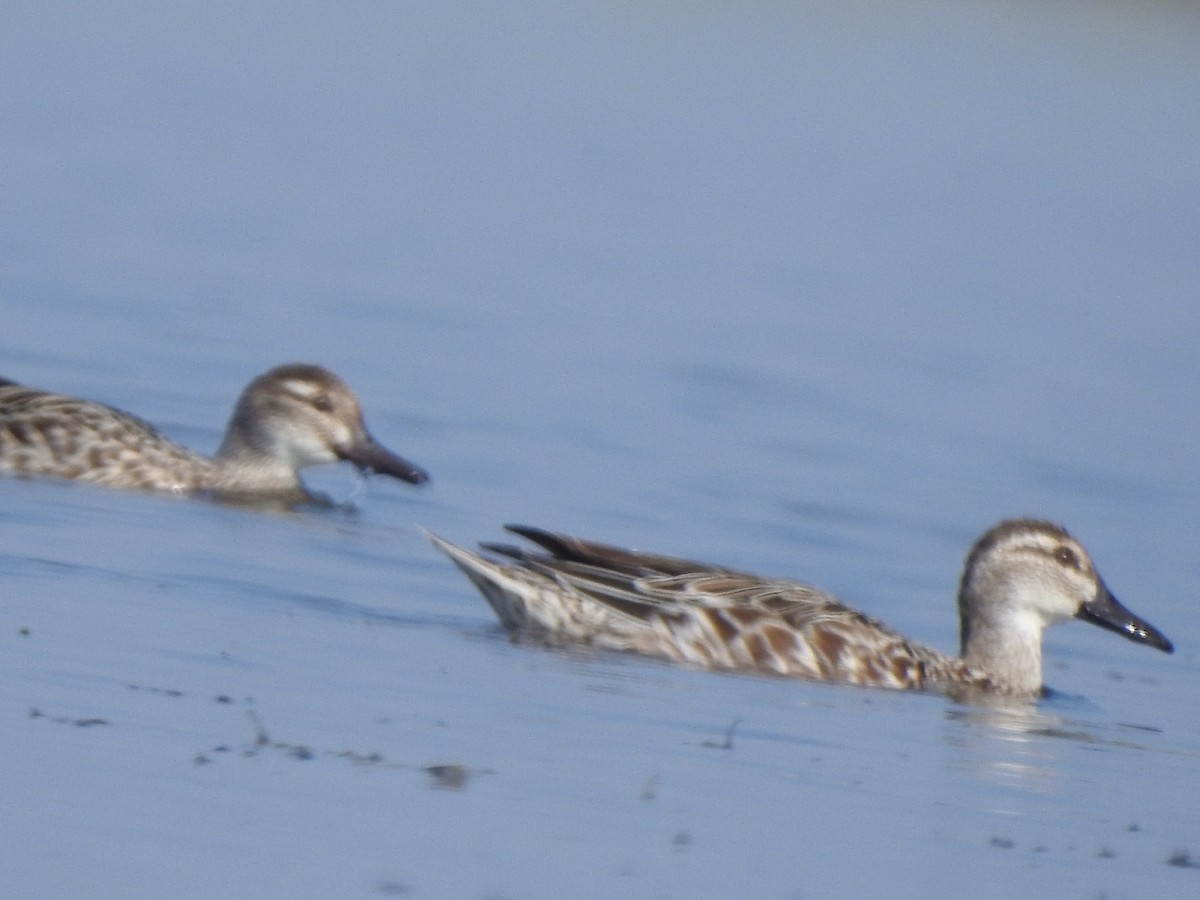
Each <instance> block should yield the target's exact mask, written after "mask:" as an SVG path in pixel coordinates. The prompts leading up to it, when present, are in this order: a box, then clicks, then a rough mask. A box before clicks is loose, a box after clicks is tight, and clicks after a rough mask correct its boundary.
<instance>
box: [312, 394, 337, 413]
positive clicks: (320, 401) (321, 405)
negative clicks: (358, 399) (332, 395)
mask: <svg viewBox="0 0 1200 900" xmlns="http://www.w3.org/2000/svg"><path fill="white" fill-rule="evenodd" d="M312 405H313V408H314V409H317V410H320V411H321V412H324V413H327V412H333V401H332V400H330V399H329V395H328V394H317V396H315V397H313V398H312Z"/></svg>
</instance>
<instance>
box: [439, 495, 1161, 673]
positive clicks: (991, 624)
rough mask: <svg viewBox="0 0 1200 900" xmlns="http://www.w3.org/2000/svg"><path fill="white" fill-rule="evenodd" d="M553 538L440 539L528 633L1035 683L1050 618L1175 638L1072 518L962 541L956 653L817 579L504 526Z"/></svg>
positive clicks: (795, 667) (627, 646)
mask: <svg viewBox="0 0 1200 900" xmlns="http://www.w3.org/2000/svg"><path fill="white" fill-rule="evenodd" d="M507 528H508V530H509V531H512V532H514V533H516V534H519V535H521V536H522V537H525V538H528V539H529V540H530V541H533V542H534V543H535V544H538V545H540V546H541V548H543V549H544V550H545V551H547V552H545V553H539V552H533V551H528V550H524V549H521V548H519V547H515V546H510V545H506V544H483V545H482V546H483V547H484V549H485V550H487V551H490V553H492V554H493V555H495V556H498V557H499V559H498V560H497V559H492V558H488V557H485V556H482V555H480V554H478V553H474V552H472V551H470V550H467V549H464V548H463V547H459V546H456V545H455V544H451V543H450V542H449V541H446V540H443V539H442V538H439V537H437V536H435V535H430V539H431V540H432V541H433V543H434V545H435V546H437V548H438V549H439V550H441V551H442V552H443V553H445V554H446V555H447V556H449V557H450V559H451V560H453V562H454V563H455V564H456V565H457V566H458V567H459V568H460V569H462V570H463V572H465V573H466V575H467V577H468V578H470V579H471V581H472V582H474V583H475V586H476V587H477V588H479V590H480V591H481V592H482V593H483V596H484V597H485V598H486V599H487V601H488V603H490V604H491V606H492V609H493V610H495V612H496V615H497V616H499V617H500V621H501V623H502V624H503V625H504V626H505V628H507V629H508V630H509V631H510V632H512V633H514V634H515V635H519V636H526V637H533V638H535V639H538V640H541V641H544V642H547V643H552V644H553V643H580V644H586V645H591V646H594V647H601V648H606V649H613V650H630V651H634V652H637V653H645V654H649V655H651V656H656V657H659V658H662V659H668V660H673V661H677V662H683V663H689V664H692V665H696V666H700V667H704V668H711V669H740V670H748V671H757V672H763V673H768V674H773V675H785V676H791V677H796V678H810V679H818V680H824V681H839V682H845V683H850V684H859V685H869V686H874V687H884V688H901V689H905V688H907V689H920V690H933V691H942V692H945V693H949V694H954V695H960V694H966V693H974V692H983V693H995V694H1002V695H1013V696H1030V697H1032V696H1034V695H1037V694H1039V693H1040V692H1041V691H1042V633H1043V632H1044V631H1045V630H1046V628H1047V627H1048V626H1050V625H1054V624H1055V623H1057V622H1062V621H1065V620H1067V619H1070V618H1077V619H1082V620H1084V621H1086V622H1091V623H1093V624H1095V625H1099V626H1101V627H1102V628H1107V629H1109V630H1111V631H1115V632H1117V633H1118V634H1122V635H1124V636H1125V637H1127V638H1129V639H1130V640H1132V641H1136V642H1138V643H1142V644H1149V645H1150V646H1151V647H1156V648H1158V649H1159V650H1163V651H1165V652H1167V653H1171V652H1172V651H1173V650H1174V648H1173V647H1172V646H1171V642H1170V641H1169V640H1167V638H1166V637H1165V636H1164V635H1163V634H1162V633H1161V632H1160V631H1158V629H1156V628H1155V627H1154V626H1152V625H1150V624H1149V623H1148V622H1145V621H1144V620H1142V619H1140V618H1138V617H1137V616H1135V615H1134V614H1133V613H1132V612H1130V611H1129V610H1127V609H1126V608H1125V607H1124V606H1122V605H1121V604H1120V603H1119V602H1118V601H1117V599H1116V598H1115V597H1114V596H1113V595H1112V594H1111V593H1110V592H1109V590H1108V588H1107V587H1106V586H1105V584H1104V581H1103V580H1102V579H1101V578H1100V576H1099V574H1097V572H1096V569H1095V567H1094V566H1093V565H1092V561H1091V559H1090V557H1089V556H1088V554H1087V551H1086V550H1084V548H1083V546H1082V545H1081V544H1080V543H1079V542H1078V541H1076V540H1075V539H1074V538H1072V537H1071V536H1070V535H1069V534H1068V533H1067V532H1066V531H1065V530H1064V529H1063V528H1061V527H1059V526H1057V525H1053V524H1051V523H1049V522H1041V521H1036V520H1033V519H1013V520H1009V521H1006V522H1001V523H1000V524H998V525H996V526H994V527H993V528H991V529H989V530H988V531H987V532H986V533H985V534H984V535H983V537H981V538H980V539H979V540H978V541H976V543H975V546H974V547H972V548H971V552H970V553H969V554H968V555H967V561H966V565H965V566H964V568H963V573H962V579H961V582H960V585H959V591H958V611H959V618H960V635H961V639H962V648H961V655H960V656H958V657H953V656H948V655H946V654H944V653H941V652H939V651H937V650H934V649H932V648H931V647H926V646H925V645H923V644H920V643H917V642H916V641H912V640H909V639H908V638H905V637H903V636H902V635H900V634H898V633H896V632H895V631H893V630H892V629H891V628H889V627H888V626H886V625H884V624H883V623H882V622H879V621H876V620H875V619H872V618H869V617H868V616H865V615H863V614H862V613H860V612H857V611H855V610H853V609H851V608H849V607H847V606H844V605H843V604H842V603H841V602H839V601H838V600H837V599H836V598H834V597H833V596H831V595H830V594H827V593H826V592H825V591H822V590H820V589H818V588H814V587H811V586H809V585H807V584H802V583H800V582H796V581H784V580H775V579H766V578H760V577H758V576H755V575H748V574H745V573H742V572H737V571H734V570H732V569H726V568H722V567H719V566H713V565H708V564H705V563H697V562H690V561H688V560H685V559H676V558H674V557H670V556H656V555H652V554H649V553H641V552H638V551H633V550H623V549H621V548H619V547H611V546H608V545H606V544H598V543H595V542H592V541H586V540H581V539H580V538H575V537H570V536H568V535H563V534H554V533H551V532H548V531H542V530H540V529H537V528H529V527H525V526H514V525H509V526H507Z"/></svg>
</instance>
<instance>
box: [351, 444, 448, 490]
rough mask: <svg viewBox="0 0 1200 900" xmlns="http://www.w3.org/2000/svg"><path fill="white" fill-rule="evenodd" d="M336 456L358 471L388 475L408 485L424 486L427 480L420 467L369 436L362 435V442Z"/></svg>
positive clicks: (426, 474) (427, 475) (427, 477)
mask: <svg viewBox="0 0 1200 900" xmlns="http://www.w3.org/2000/svg"><path fill="white" fill-rule="evenodd" d="M337 454H338V456H340V457H341V458H342V459H344V460H345V461H346V462H348V463H353V464H354V465H355V466H357V467H358V468H359V469H362V470H363V471H367V472H375V473H376V474H378V475H390V476H391V477H392V478H399V479H400V480H401V481H407V482H408V483H409V484H424V483H425V482H426V481H428V480H429V473H428V472H426V471H425V470H424V469H422V468H421V467H420V466H418V465H416V464H414V463H410V462H409V461H408V460H407V459H404V458H403V457H401V456H397V455H396V454H395V453H393V452H392V451H391V450H389V449H388V448H387V447H385V446H383V444H380V443H379V442H378V441H376V440H375V439H374V438H373V437H371V436H370V435H369V434H367V435H363V437H362V440H360V441H358V442H357V443H355V444H353V445H351V446H349V447H342V448H339V449H338V451H337Z"/></svg>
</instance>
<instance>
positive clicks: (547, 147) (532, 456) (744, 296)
mask: <svg viewBox="0 0 1200 900" xmlns="http://www.w3.org/2000/svg"><path fill="white" fill-rule="evenodd" d="M0 24H2V25H3V27H0V42H2V46H3V52H2V53H0V77H2V78H3V82H4V84H5V90H4V91H3V94H2V96H0V113H2V114H3V117H4V121H5V122H6V123H7V124H6V128H5V137H4V140H3V142H0V163H2V164H0V195H2V196H4V198H5V204H4V213H3V215H0V236H2V238H3V239H2V240H0V265H2V266H3V270H4V273H5V279H4V296H3V300H2V305H0V319H2V321H3V328H0V360H2V362H3V365H2V367H0V374H3V375H4V376H7V377H10V378H15V379H18V380H21V381H24V382H26V383H29V384H36V385H39V386H44V387H51V388H55V389H58V390H62V391H66V392H72V393H78V394H83V395H85V396H89V397H93V398H96V399H100V400H104V401H106V402H109V403H113V404H116V405H118V406H122V407H124V408H128V409H131V410H133V411H135V412H137V413H138V414H139V415H142V416H143V417H145V418H148V419H150V420H151V421H153V422H155V423H157V424H159V425H160V426H161V427H163V428H164V429H165V430H166V431H167V432H168V433H170V434H171V435H172V436H174V437H176V438H178V439H179V440H181V441H184V442H186V443H188V444H190V445H193V446H196V447H198V448H201V449H204V450H212V449H214V448H215V447H216V446H217V444H218V442H219V439H220V434H221V430H222V428H223V426H224V422H225V419H226V417H227V416H228V414H229V411H230V408H231V406H232V402H233V399H234V397H235V396H236V394H237V392H238V391H239V390H240V389H241V387H242V386H243V385H244V384H245V382H246V381H248V380H249V378H250V377H252V376H253V375H255V374H257V373H258V372H261V371H263V370H265V369H267V368H269V367H270V366H272V365H275V364H278V363H281V362H284V361H287V360H294V359H300V360H311V361H314V362H319V363H321V364H324V365H327V366H329V367H331V368H333V369H335V370H336V371H338V372H339V373H340V374H342V375H343V376H344V377H345V378H346V379H347V381H348V382H349V383H350V384H351V385H352V386H353V387H354V388H355V389H356V390H357V391H358V392H359V394H360V395H361V398H362V400H363V403H364V407H365V409H366V413H367V419H368V423H369V425H370V427H371V428H372V430H373V432H374V433H375V434H376V436H377V437H379V438H380V439H381V440H382V441H384V442H385V443H387V444H389V445H390V446H392V447H393V448H395V449H396V450H397V451H399V452H401V453H403V454H404V455H405V456H407V457H409V458H411V459H413V460H414V461H416V462H418V463H419V464H421V465H423V466H426V467H427V468H428V469H429V470H430V471H431V472H432V474H433V482H432V484H431V485H430V486H429V488H428V489H426V490H422V491H414V490H412V489H410V488H408V487H406V486H403V485H399V484H393V483H388V482H385V481H382V480H378V479H377V480H372V481H370V482H368V483H367V484H366V485H360V484H358V483H357V482H356V481H355V479H354V478H353V476H352V475H350V474H349V473H348V472H345V471H341V470H333V471H327V472H321V473H314V474H313V476H312V478H311V479H310V481H311V483H312V484H313V485H314V486H315V487H317V488H319V489H321V490H324V491H327V492H328V493H330V494H332V495H333V496H334V497H335V498H337V499H339V500H348V501H351V503H352V506H353V509H352V510H346V509H326V510H320V509H311V510H302V511H298V512H297V513H294V514H290V515H280V514H260V513H255V512H253V511H249V510H245V509H237V508H230V507H223V506H217V505H213V504H207V503H185V502H172V501H166V500H162V499H157V498H148V497H141V496H131V495H124V494H116V493H111V492H105V491H101V490H96V489H89V488H82V487H77V486H69V485H57V484H37V483H26V482H16V481H5V482H2V483H0V497H2V502H0V530H2V531H3V534H4V541H3V547H2V549H0V573H2V574H3V581H4V589H3V591H2V592H0V672H2V674H3V677H2V678H0V683H2V684H3V688H0V716H2V717H3V719H4V721H5V725H4V729H3V730H4V734H5V735H6V750H7V752H6V754H5V759H6V765H7V767H8V772H9V780H8V784H7V789H6V800H5V811H6V812H5V821H6V822H7V823H8V825H9V829H8V830H9V832H10V833H11V834H12V835H14V836H15V837H14V838H13V839H11V840H10V841H9V842H7V844H6V849H5V850H3V851H0V870H2V871H4V873H5V882H6V885H8V886H9V889H10V890H11V891H13V892H15V894H19V895H20V896H25V897H39V896H40V897H62V896H75V895H87V896H93V897H128V896H138V895H140V896H164V895H166V896H176V897H191V896H195V897H211V896H287V895H290V896H311V897H327V896H343V897H349V896H380V895H383V896H387V895H401V896H413V897H454V898H462V897H477V898H499V897H512V898H517V897H521V898H537V897H562V896H573V897H588V896H594V897H612V896H617V895H620V896H629V897H714V898H715V897H730V896H756V897H778V898H795V897H835V896H845V897H852V896H864V895H868V894H881V893H887V894H889V895H901V896H917V895H922V896H928V895H933V896H939V895H960V894H962V893H963V891H964V889H966V887H968V886H969V889H970V890H971V891H972V892H973V894H974V895H975V896H980V897H997V898H999V897H1005V898H1007V897H1011V896H1019V895H1022V894H1025V895H1042V896H1083V897H1100V896H1105V897H1136V896H1147V895H1154V896H1177V897H1186V896H1194V895H1195V893H1196V891H1197V889H1198V886H1200V871H1197V867H1196V862H1197V861H1198V860H1200V827H1198V820H1197V817H1196V814H1195V804H1194V802H1193V799H1192V798H1194V796H1195V795H1196V792H1197V790H1198V789H1200V726H1198V725H1197V719H1196V716H1195V713H1194V708H1193V707H1194V703H1193V702H1192V700H1193V698H1194V697H1196V696H1197V691H1198V690H1200V671H1198V670H1197V665H1196V656H1195V651H1194V649H1193V648H1194V647H1196V646H1197V643H1198V641H1200V629H1197V627H1196V625H1195V619H1194V616H1193V615H1192V614H1191V612H1192V610H1193V608H1194V602H1193V598H1194V596H1195V593H1196V590H1197V583H1198V579H1200V567H1198V566H1197V564H1196V562H1195V543H1196V542H1195V533H1196V532H1195V522H1196V510H1197V509H1200V489H1198V486H1197V481H1196V478H1195V470H1196V465H1195V455H1196V451H1195V448H1196V447H1197V446H1198V445H1200V426H1198V425H1197V422H1198V421H1200V417H1198V416H1197V415H1196V392H1195V385H1196V384H1197V383H1198V381H1200V362H1198V360H1200V353H1197V349H1198V342H1200V303H1197V302H1196V301H1197V299H1198V298H1197V295H1196V286H1197V284H1200V257H1198V256H1197V254H1196V252H1195V248H1196V247H1197V246H1200V203H1198V202H1197V198H1198V196H1200V168H1198V167H1197V166H1196V162H1195V152H1194V148H1195V147H1196V146H1198V145H1200V108H1198V106H1197V103H1196V98H1197V97H1200V57H1197V55H1196V53H1195V47H1196V42H1197V38H1198V37H1200V20H1198V19H1197V17H1196V15H1195V13H1194V11H1193V10H1192V9H1191V7H1189V6H1186V5H1180V6H1173V5H1169V4H1161V5H1154V4H1151V5H1149V6H1139V7H1136V8H1135V7H1133V6H1122V5H1117V4H1112V5H1108V6H1101V7H1096V6H1095V5H1089V6H1086V7H1085V6H1074V5H1071V4H1062V5H1058V6H1056V7H1054V8H1052V9H1040V8H1035V7H1031V6H1029V5H1025V4H1005V3H987V2H973V3H967V4H965V5H963V4H959V5H957V6H956V7H954V8H948V7H946V6H945V5H944V4H923V3H913V4H907V5H903V6H901V7H896V6H895V5H894V4H879V3H875V2H861V3H851V4H828V5H825V4H819V3H818V4H807V5H802V6H800V7H799V8H796V7H794V6H793V5H791V4H764V5H760V6H757V7H755V8H753V9H742V8H735V7H729V8H727V9H723V8H718V7H711V8H703V9H695V8H692V7H691V6H686V5H670V4H668V5H666V6H661V5H659V6H656V7H654V8H652V9H646V8H644V7H643V5H640V4H602V5H596V6H585V7H583V8H573V9H569V10H567V9H561V8H559V7H558V6H556V5H553V4H545V5H543V4H536V3H531V4H522V5H519V6H517V7H515V8H513V7H510V8H505V9H503V10H502V9H500V8H498V7H492V6H490V5H471V4H405V5H402V6H395V7H393V6H390V5H370V4H360V5H352V6H351V7H349V8H339V9H338V10H337V11H334V10H333V9H332V8H331V9H329V10H327V11H324V10H320V9H307V10H297V9H295V8H292V7H288V8H286V9H285V8H283V7H279V8H277V9H273V8H270V7H261V6H259V7H255V8H254V9H247V8H244V7H243V6H240V5H236V4H228V5H224V6H218V7H213V6H211V5H210V6H205V7H203V8H201V7H195V8H192V9H190V10H189V9H179V8H177V7H172V8H171V9H169V10H168V9H165V8H164V9H163V10H154V11H147V10H146V9H145V8H143V7H140V6H138V5H135V4H128V5H123V4H115V5H114V4H109V5H106V6H104V7H97V8H83V9H81V8H75V7H72V8H71V9H70V10H68V9H66V8H65V7H63V8H54V7H46V6H44V5H39V6H26V7H20V6H17V7H11V8H8V9H6V10H5V11H4V12H3V13H0ZM1022 514H1033V515H1038V516H1044V517H1048V518H1052V519H1055V520H1059V521H1062V522H1064V523H1065V524H1066V525H1067V526H1068V527H1070V528H1071V529H1072V530H1073V531H1074V532H1075V533H1076V534H1077V536H1079V537H1080V538H1081V539H1082V540H1083V541H1084V542H1085V543H1086V544H1087V546H1088V547H1089V548H1090V550H1091V551H1092V553H1093V556H1094V557H1095V558H1096V561H1097V563H1098V565H1099V566H1100V569H1101V571H1102V572H1103V573H1104V576H1105V578H1106V580H1107V582H1108V584H1109V586H1110V587H1111V588H1112V589H1113V590H1114V592H1115V593H1116V594H1117V595H1118V596H1120V597H1121V599H1122V600H1123V601H1124V602H1125V603H1126V604H1127V605H1128V606H1130V608H1132V609H1134V610H1135V611H1137V612H1138V613H1139V614H1141V615H1143V616H1145V617H1146V618H1147V619H1149V620H1150V621H1151V622H1153V623H1154V624H1155V625H1157V626H1159V627H1160V628H1162V629H1163V631H1164V632H1166V633H1167V634H1168V635H1169V636H1170V637H1171V638H1172V639H1173V640H1174V641H1175V643H1176V646H1177V647H1178V651H1177V653H1176V654H1175V655H1174V656H1165V655H1162V654H1157V653H1154V652H1152V651H1150V650H1147V649H1146V648H1143V647H1138V646H1135V645H1133V644H1130V643H1128V642H1125V641H1121V640H1120V639H1119V638H1117V637H1116V636H1114V635H1112V634H1110V633H1106V632H1102V631H1100V630H1098V629H1092V628H1087V627H1085V626H1083V625H1082V624H1076V623H1072V624H1070V625H1068V626H1064V627H1062V628H1059V629H1055V630H1054V631H1053V632H1051V634H1050V636H1049V637H1048V639H1047V647H1046V653H1047V663H1048V665H1047V679H1048V681H1049V683H1050V684H1051V686H1052V687H1053V688H1055V689H1056V693H1055V695H1054V696H1053V697H1051V698H1050V699H1048V700H1046V701H1044V702H1043V703H1041V704H1039V705H1038V706H1037V707H1036V708H1035V709H1031V710H1027V711H1003V710H989V709H977V708H969V707H962V706H958V705H955V704H953V703H949V702H947V701H945V700H943V699H940V698H936V697H927V696H908V695H893V694H888V693H880V692H874V691H864V690H855V689H848V688H842V687H834V686H828V685H814V684H805V683H795V682H783V681H776V680H772V679H763V678H753V677H744V676H723V675H713V674H708V673H703V672H692V671H687V670H682V669H678V668H672V667H669V666H665V665H662V664H658V663H655V662H652V661H646V660H640V659H635V658H625V657H619V656H612V655H603V654H601V655H593V654H562V653H551V652H545V651H539V650H537V649H534V648H529V647H521V646H513V645H511V644H509V643H508V642H507V641H506V639H505V638H504V636H503V635H502V634H501V633H500V632H499V631H498V629H497V628H496V626H495V624H494V622H493V619H492V617H491V613H490V611H489V610H488V608H487V607H486V605H485V604H484V603H483V601H482V600H481V599H480V598H479V597H478V596H477V595H476V594H475V593H474V592H473V590H472V589H471V588H470V586H469V585H468V584H467V583H466V582H465V580H464V579H462V578H461V576H460V575H459V574H457V573H456V572H455V571H454V570H453V569H452V568H451V567H450V566H449V565H448V564H446V563H445V561H444V560H442V559H440V558H439V557H437V556H436V555H435V553H434V552H433V551H432V549H431V548H430V547H428V546H427V545H426V544H425V542H424V541H423V539H422V537H421V536H420V533H419V531H418V530H417V528H416V527H415V526H417V525H422V526H425V527H428V528H432V529H434V530H437V531H439V532H440V533H443V534H446V535H447V536H448V537H451V538H453V539H457V540H460V541H463V542H469V541H472V540H476V539H495V538H497V537H498V536H499V534H500V531H499V528H500V524H501V523H503V522H506V521H517V522H523V521H528V522H531V523H535V524H539V525H543V526H545V527H550V528H557V529H561V530H566V531H573V532H576V533H580V534H584V535H588V536H593V537H596V538H599V539H604V540H609V541H612V542H616V543H623V544H628V545H632V546H640V547H646V548H650V549H656V550H661V551H663V552H671V553H678V554H684V555H690V556H695V557H699V558H705V559H711V560H713V561H718V562H723V563H726V564H729V565H734V566H738V567H741V568H748V569H752V570H756V571H762V572H764V573H769V574H776V575H791V576H796V577H802V578H805V579H807V580H811V581H813V582H815V583H817V584H820V585H822V586H824V587H827V588H829V589H831V590H834V591H835V592H837V593H838V594H839V595H841V596H843V597H844V598H845V599H846V600H848V601H849V602H852V603H854V604H855V605H857V606H860V607H862V608H863V609H865V610H867V611H869V612H871V613H872V614H874V615H877V616H879V617H881V618H883V619H885V620H886V621H888V622H889V623H891V624H892V625H894V626H896V627H897V628H900V629H902V630H903V631H905V632H907V633H910V634H912V635H913V636H915V637H918V638H920V639H922V640H925V641H927V642H929V643H932V644H935V645H937V646H940V647H943V648H946V649H951V648H953V647H954V646H955V644H956V641H957V635H956V622H955V616H954V612H953V592H954V589H955V582H956V579H957V576H958V571H959V567H960V565H961V559H962V556H963V554H964V553H965V551H966V549H967V548H968V546H969V545H970V543H971V541H972V540H973V539H974V537H975V536H977V535H978V534H979V533H980V532H981V531H982V530H983V529H984V528H985V527H987V526H988V525H989V524H991V523H992V522H994V521H996V520H998V519H1000V518H1003V517H1006V516H1011V515H1022ZM431 767H432V771H430V769H431Z"/></svg>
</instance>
